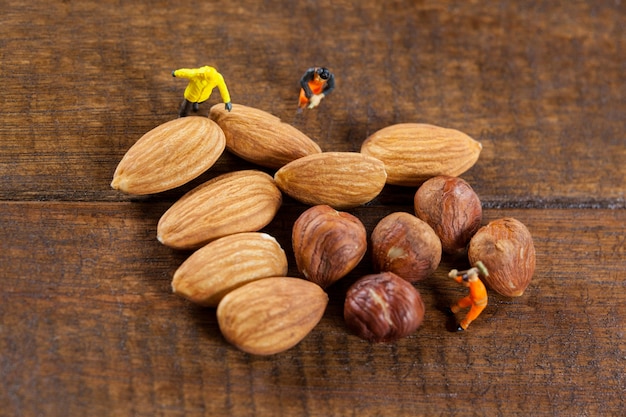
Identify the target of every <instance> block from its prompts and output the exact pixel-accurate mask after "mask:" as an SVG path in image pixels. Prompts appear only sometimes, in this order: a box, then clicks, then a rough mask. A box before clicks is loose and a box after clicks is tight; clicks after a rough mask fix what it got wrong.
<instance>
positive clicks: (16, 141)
mask: <svg viewBox="0 0 626 417" xmlns="http://www.w3.org/2000/svg"><path fill="white" fill-rule="evenodd" d="M0 10H2V13H1V14H0V16H1V17H0V60H1V62H2V64H1V65H0V85H2V92H1V94H0V97H1V99H0V179H1V181H0V213H2V214H1V215H0V416H2V417H4V416H7V417H8V416H26V417H30V416H39V415H45V416H52V417H56V416H68V415H69V416H74V415H76V416H82V415H89V416H98V417H99V416H150V417H152V416H227V415H230V416H285V417H291V416H313V417H317V416H319V417H322V416H324V417H326V416H416V415H425V416H433V415H447V416H448V415H449V416H457V415H458V416H465V415H468V416H469V415H496V416H498V415H502V416H505V415H506V416H511V415H546V416H554V415H558V416H579V415H594V416H595V415H601V416H622V415H623V414H624V411H625V410H626V403H625V400H624V394H625V393H626V377H625V372H624V370H625V369H626V340H625V334H624V329H625V328H626V280H625V279H624V276H626V244H625V243H626V238H625V236H626V226H625V225H626V210H625V209H626V203H625V201H626V200H625V197H624V191H625V187H624V184H626V165H625V164H624V160H626V136H625V134H624V132H625V131H626V118H625V117H624V115H625V114H626V102H625V101H624V97H625V96H626V75H625V71H624V68H625V65H626V55H625V54H624V52H623V51H624V40H625V38H624V27H625V26H626V18H625V16H626V9H625V5H624V2H620V1H614V0H599V1H593V2H586V1H579V0H574V1H568V2H536V1H532V0H524V1H518V2H510V1H501V0H494V1H488V2H476V1H434V0H420V1H413V0H393V1H388V2H376V1H372V0H364V1H360V2H349V1H346V0H334V1H332V2H331V1H329V0H320V1H316V2H308V1H304V2H292V1H287V0H281V1H279V0H275V1H272V0H267V1H251V0H244V1H241V2H211V1H204V2H182V3H180V2H179V3H174V2H169V1H153V2H148V1H143V0H141V1H134V2H119V1H110V0H101V1H98V2H96V1H92V0H86V1H80V2H78V1H71V0H65V1H50V2H36V1H26V2H18V1H15V0H6V1H3V2H0ZM201 65H214V66H216V67H217V68H218V69H219V70H220V72H221V73H222V74H224V77H225V79H226V83H227V84H228V87H229V90H230V93H231V96H232V98H233V102H234V103H239V104H245V105H249V106H254V107H257V108H260V109H262V110H266V111H269V112H271V113H273V114H275V115H277V116H279V117H281V119H282V120H283V121H285V122H287V123H290V124H292V125H293V126H295V127H297V128H298V129H300V130H302V131H303V132H304V133H306V134H307V135H309V136H310V137H311V138H313V139H314V140H315V141H316V142H317V143H318V144H319V145H320V147H321V148H322V150H324V151H358V150H359V149H360V146H361V143H362V142H363V140H364V139H365V138H366V137H367V136H368V135H369V134H371V133H373V132H375V131H376V130H378V129H381V128H383V127H386V126H389V125H390V124H394V123H402V122H416V123H430V124H435V125H440V126H443V127H450V128H454V129H458V130H460V131H463V132H465V133H467V134H469V135H470V136H472V137H473V138H475V139H477V140H479V141H480V142H481V143H482V144H483V151H482V153H481V156H480V158H479V160H478V162H477V164H476V165H475V166H474V167H473V168H472V169H470V170H469V171H468V172H467V173H465V174H463V178H464V179H465V180H466V181H468V182H469V183H470V184H471V186H472V187H473V188H474V190H475V191H476V192H477V194H478V195H479V197H480V198H481V201H482V203H483V207H484V219H483V223H486V222H487V221H489V220H490V219H496V218H500V217H504V216H513V217H515V218H517V219H518V220H520V221H522V222H523V223H524V224H525V225H526V226H527V227H528V228H529V230H530V232H531V234H532V235H533V238H534V241H535V246H536V251H537V269H536V272H535V277H534V279H533V281H532V283H531V285H530V287H529V288H528V290H527V291H526V293H525V294H524V296H523V297H521V298H517V299H513V300H509V299H506V298H503V297H499V296H497V295H495V294H493V293H490V303H489V305H488V307H487V308H486V310H485V311H484V312H483V314H482V315H481V316H480V317H479V318H478V319H477V320H476V321H475V322H474V323H473V324H472V326H471V327H470V330H469V331H467V332H465V333H463V334H457V333H451V332H449V331H447V329H446V326H447V325H448V319H447V317H446V316H445V314H444V313H443V312H442V311H441V310H440V309H441V308H442V307H444V306H447V305H448V304H450V303H452V302H453V301H455V300H456V299H457V298H458V297H462V296H464V295H465V292H464V289H463V288H462V287H459V286H458V285H457V284H455V283H454V282H450V281H449V280H448V279H446V275H447V272H448V271H449V270H450V269H452V268H462V267H464V266H465V265H464V263H465V261H464V260H458V259H452V258H451V257H449V256H444V258H443V261H442V263H441V265H440V266H439V268H438V269H437V271H436V272H435V274H434V275H433V276H432V277H431V278H430V279H429V280H427V281H425V282H423V283H419V284H416V287H417V288H418V289H419V290H420V292H421V293H422V296H423V298H424V301H425V304H426V308H427V313H426V318H425V322H424V324H423V326H422V327H421V328H420V329H419V330H418V331H417V332H416V333H415V334H414V335H412V336H410V337H408V338H406V339H402V340H400V341H398V342H397V343H393V344H370V343H368V342H365V341H362V340H360V339H358V338H357V337H355V336H353V335H351V334H350V333H349V332H348V331H347V330H346V328H345V325H344V322H343V318H342V302H343V301H342V300H343V296H344V294H345V292H346V290H347V288H348V287H349V285H350V284H351V283H352V282H353V281H354V280H355V279H356V278H357V277H359V276H360V275H362V274H365V273H369V272H370V271H371V262H370V260H369V257H368V255H366V256H365V258H364V259H363V261H362V262H361V263H360V264H359V266H358V267H357V268H356V269H355V270H354V271H353V272H352V273H351V274H350V275H349V276H348V277H346V278H344V279H342V280H340V281H339V282H337V283H336V284H334V285H333V286H331V287H330V288H329V289H328V292H329V296H330V303H329V306H328V309H327V311H326V313H325V314H324V317H323V318H322V321H321V322H320V324H319V325H318V326H317V327H316V328H315V329H314V331H313V332H312V333H311V334H310V335H309V336H308V337H307V338H306V339H305V340H304V341H303V342H302V343H300V344H299V345H297V346H296V347H294V348H293V349H291V350H288V351H286V352H284V353H281V354H278V355H275V356H271V357H266V358H259V357H254V356H250V355H247V354H245V353H243V352H240V351H238V350H237V349H235V348H234V347H232V346H230V345H229V344H227V343H226V342H225V340H224V339H223V337H222V336H221V335H220V333H219V329H218V325H217V321H216V318H215V310H214V309H207V308H200V307H195V306H193V305H191V304H190V303H189V302H187V301H185V300H183V299H182V298H179V297H177V296H175V295H173V294H172V293H171V286H170V283H171V279H172V275H173V273H174V271H175V270H176V268H178V266H179V265H180V264H181V263H182V262H183V261H184V260H185V259H186V258H187V256H188V255H189V252H184V251H176V250H173V249H169V248H167V247H165V246H163V245H161V244H159V243H158V241H157V240H156V225H157V222H158V219H159V217H160V216H161V215H162V214H163V213H164V212H165V211H166V210H167V209H168V208H169V207H170V206H171V204H172V203H173V202H174V201H175V200H177V199H178V198H179V197H180V196H182V195H183V194H184V192H186V191H188V190H190V189H191V188H193V187H194V186H196V185H198V184H200V183H202V182H204V181H206V180H208V179H210V178H213V177H215V176H217V175H219V174H222V173H225V172H229V171H233V170H241V169H250V168H254V169H259V167H257V166H255V165H253V164H251V163H248V162H244V161H243V160H241V159H239V158H237V157H235V156H233V155H231V154H229V153H228V152H226V153H224V154H223V155H222V157H220V159H219V160H218V161H217V163H216V164H215V165H214V166H213V167H212V168H211V169H210V170H209V171H207V172H206V173H205V174H203V175H202V176H201V177H199V178H198V179H196V180H194V181H192V182H191V183H189V184H187V185H184V186H182V187H180V188H178V189H175V190H171V191H168V192H165V193H161V194H157V195H154V196H146V197H129V196H126V195H123V194H121V193H118V192H116V191H115V190H112V189H111V188H110V185H109V184H110V182H111V179H112V176H113V172H114V170H115V167H116V166H117V164H118V162H119V161H120V159H121V157H122V156H123V155H124V153H125V152H126V150H127V149H128V148H130V146H131V145H132V144H133V143H135V141H137V140H138V139H139V138H140V137H141V136H142V135H143V134H145V133H146V132H147V131H149V130H151V129H152V128H154V127H156V126H158V125H160V124H162V123H164V122H166V121H169V120H172V119H173V118H175V117H176V116H177V110H178V106H179V104H180V101H181V100H182V92H183V90H184V88H185V86H186V84H185V82H184V80H179V79H175V78H172V77H171V75H170V72H171V70H173V69H176V68H181V67H196V66H201ZM313 65H326V66H328V67H330V68H331V70H333V72H334V73H335V76H336V78H337V88H336V90H335V91H334V92H333V93H332V94H331V95H329V96H328V97H327V98H325V99H324V101H322V103H321V104H320V106H319V107H318V108H317V109H315V110H314V111H306V112H304V113H303V114H301V115H297V114H296V107H297V94H298V80H299V77H300V76H301V75H302V73H303V72H304V71H305V70H306V69H307V68H308V67H310V66H313ZM216 103H219V94H218V93H217V92H214V93H213V95H212V97H211V99H210V100H209V101H208V102H206V103H205V104H204V105H202V106H201V112H203V114H205V115H206V113H207V112H208V110H209V108H210V106H211V105H214V104H216ZM265 171H266V172H268V173H270V174H273V172H272V171H271V170H267V169H266V170H265ZM414 193H415V188H411V187H391V186H387V187H385V189H384V190H383V192H382V193H381V194H380V195H379V196H378V197H377V198H376V199H375V200H374V201H372V202H371V203H369V204H367V205H366V206H363V207H359V208H356V209H352V210H350V213H352V214H354V215H355V216H357V217H358V218H359V219H360V220H361V221H362V222H363V223H364V225H365V227H366V230H367V232H368V234H370V233H371V231H372V230H373V228H374V226H375V225H376V223H377V222H378V221H379V220H380V219H381V218H383V217H384V216H386V215H387V214H389V213H391V212H394V211H407V212H411V211H412V198H413V194H414ZM305 209H306V207H305V206H304V205H301V204H299V203H296V202H295V201H293V200H292V199H289V198H287V197H286V198H285V203H284V204H283V206H282V208H281V209H280V211H279V213H278V215H277V217H276V218H275V219H274V221H272V222H271V223H270V224H269V225H268V226H267V227H266V228H265V229H264V231H266V232H268V233H270V234H271V235H273V236H275V237H276V238H277V240H278V241H279V242H280V244H281V245H282V247H283V248H284V249H285V251H286V253H287V256H288V260H289V274H290V275H293V276H299V275H298V272H297V269H296V267H295V261H294V259H293V251H292V249H291V247H290V231H291V226H292V225H293V222H294V221H295V220H296V219H297V217H298V216H299V215H300V214H301V213H302V212H303V211H304V210H305Z"/></svg>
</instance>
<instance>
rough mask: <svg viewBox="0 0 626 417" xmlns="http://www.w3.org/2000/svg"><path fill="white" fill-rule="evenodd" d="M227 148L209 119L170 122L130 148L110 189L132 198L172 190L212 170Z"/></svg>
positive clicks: (221, 133) (218, 131)
mask: <svg viewBox="0 0 626 417" xmlns="http://www.w3.org/2000/svg"><path fill="white" fill-rule="evenodd" d="M225 145H226V139H225V137H224V132H223V131H222V129H221V128H220V127H219V126H218V125H217V123H215V122H214V121H212V120H210V119H208V118H206V117H200V116H191V117H183V118H180V119H175V120H171V121H169V122H166V123H163V124H162V125H159V126H157V127H155V128H154V129H152V130H151V131H149V132H148V133H146V134H145V135H143V136H142V137H141V138H140V139H139V140H138V141H137V142H136V143H135V144H134V145H133V146H131V148H130V149H129V150H128V151H127V152H126V154H125V155H124V157H123V158H122V160H121V161H120V162H119V164H118V166H117V168H116V169H115V173H114V174H113V181H112V182H111V187H113V188H114V189H116V190H119V191H122V192H124V193H127V194H133V195H144V194H154V193H159V192H162V191H166V190H171V189H173V188H176V187H178V186H181V185H183V184H186V183H187V182H189V181H191V180H192V179H194V178H196V177H198V176H199V175H200V174H202V173H203V172H205V171H206V170H208V169H209V168H211V167H212V166H213V164H215V162H216V161H217V159H218V158H219V157H220V156H221V155H222V153H223V152H224V147H225Z"/></svg>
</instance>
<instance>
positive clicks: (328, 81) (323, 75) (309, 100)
mask: <svg viewBox="0 0 626 417" xmlns="http://www.w3.org/2000/svg"><path fill="white" fill-rule="evenodd" d="M300 87H301V88H300V98H299V100H298V111H302V109H303V108H305V107H307V108H309V109H313V108H315V107H317V106H318V105H319V104H320V102H321V101H322V99H323V98H324V97H326V96H327V95H328V94H330V93H331V91H333V89H334V88H335V76H334V75H333V73H332V72H330V71H329V70H328V68H324V67H312V68H309V69H308V70H306V72H305V73H304V75H303V76H302V78H301V79H300Z"/></svg>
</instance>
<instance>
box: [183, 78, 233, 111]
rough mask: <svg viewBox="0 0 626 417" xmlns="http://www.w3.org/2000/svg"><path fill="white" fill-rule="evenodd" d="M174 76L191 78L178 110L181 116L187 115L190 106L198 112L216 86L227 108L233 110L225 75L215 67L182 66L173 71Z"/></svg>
mask: <svg viewBox="0 0 626 417" xmlns="http://www.w3.org/2000/svg"><path fill="white" fill-rule="evenodd" d="M172 77H180V78H187V79H188V80H189V84H188V85H187V88H186V89H185V92H184V93H183V96H184V97H185V98H184V100H183V102H182V104H181V105H180V110H179V112H178V115H179V116H180V117H185V116H187V114H188V113H189V108H190V107H192V108H193V111H194V112H197V111H198V105H199V104H200V103H202V102H204V101H206V100H208V99H209V97H210V96H211V92H212V91H213V89H214V88H215V87H217V88H218V89H219V91H220V95H221V96H222V101H223V102H224V104H225V105H226V110H228V111H231V109H232V108H233V106H232V104H231V102H230V94H229V93H228V88H227V87H226V83H225V82H224V77H223V76H222V74H220V73H219V72H217V70H216V69H215V68H213V67H209V66H204V67H200V68H191V69H189V68H181V69H177V70H175V71H172Z"/></svg>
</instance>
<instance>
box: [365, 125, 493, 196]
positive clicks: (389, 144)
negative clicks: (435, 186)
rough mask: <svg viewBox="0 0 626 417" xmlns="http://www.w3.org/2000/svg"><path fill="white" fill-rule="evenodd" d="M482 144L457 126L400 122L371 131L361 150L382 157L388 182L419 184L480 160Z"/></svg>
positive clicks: (449, 173)
mask: <svg viewBox="0 0 626 417" xmlns="http://www.w3.org/2000/svg"><path fill="white" fill-rule="evenodd" d="M481 150H482V145H481V144H480V142H478V141H476V140H474V139H472V138H471V137H470V136H468V135H466V134H465V133H463V132H460V131H458V130H455V129H447V128H443V127H439V126H433V125H429V124H424V123H399V124H395V125H391V126H387V127H384V128H382V129H380V130H378V131H376V132H374V133H373V134H372V135H370V136H369V137H368V138H367V139H365V141H364V142H363V144H362V145H361V152H362V153H364V154H367V155H371V156H373V157H375V158H378V159H380V160H381V161H383V163H384V164H385V168H386V170H387V183H388V184H394V185H405V186H418V185H420V184H421V183H423V182H424V181H426V180H427V179H429V178H432V177H435V176H437V175H450V176H457V175H461V174H462V173H463V172H465V171H467V170H468V169H470V168H471V167H472V166H473V165H474V164H475V163H476V161H477V160H478V156H479V155H480V151H481Z"/></svg>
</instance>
